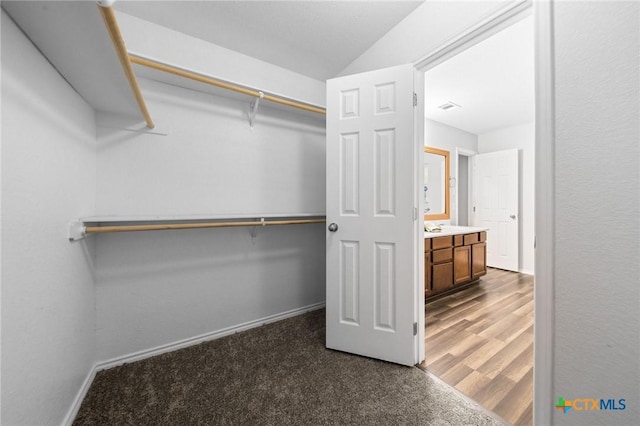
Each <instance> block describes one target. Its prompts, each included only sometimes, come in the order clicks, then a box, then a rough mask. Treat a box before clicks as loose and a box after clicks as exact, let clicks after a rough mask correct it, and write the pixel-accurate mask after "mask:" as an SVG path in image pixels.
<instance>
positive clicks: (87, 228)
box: [69, 213, 326, 241]
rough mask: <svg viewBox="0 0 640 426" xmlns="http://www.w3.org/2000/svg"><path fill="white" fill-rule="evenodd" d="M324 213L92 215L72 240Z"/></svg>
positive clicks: (288, 220) (72, 229)
mask: <svg viewBox="0 0 640 426" xmlns="http://www.w3.org/2000/svg"><path fill="white" fill-rule="evenodd" d="M325 222H326V217H325V214H324V213H296V214H286V213H281V214H278V213H271V214H260V215H257V214H236V215H180V216H92V217H84V218H80V219H78V220H77V221H75V222H71V223H70V224H69V241H77V240H81V239H83V238H85V237H86V236H88V235H91V234H100V233H107V232H134V231H163V230H176V229H205V228H228V227H239V226H249V227H253V228H254V229H253V231H252V233H251V235H252V237H255V235H256V228H257V227H262V226H273V225H305V224H314V223H325Z"/></svg>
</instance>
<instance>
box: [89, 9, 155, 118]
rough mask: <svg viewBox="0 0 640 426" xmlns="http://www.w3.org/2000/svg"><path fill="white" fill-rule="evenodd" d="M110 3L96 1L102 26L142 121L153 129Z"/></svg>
mask: <svg viewBox="0 0 640 426" xmlns="http://www.w3.org/2000/svg"><path fill="white" fill-rule="evenodd" d="M112 3H113V1H110V0H101V1H98V9H100V14H101V15H102V20H103V21H104V25H105V27H106V28H107V32H108V33H109V37H111V42H112V43H113V47H114V48H115V49H116V54H117V55H118V59H119V60H120V65H122V70H123V71H124V75H125V77H126V78H127V81H128V82H129V86H130V87H131V91H132V92H133V96H134V97H135V99H136V102H137V103H138V108H140V112H141V113H142V116H143V117H144V121H146V123H147V127H148V128H150V129H153V128H154V127H155V124H153V120H152V119H151V115H150V114H149V110H148V109H147V105H146V104H145V102H144V98H143V97H142V92H141V91H140V86H138V80H137V79H136V75H135V73H134V72H133V67H132V66H131V61H129V54H128V53H127V47H126V46H125V44H124V40H123V38H122V33H121V32H120V27H118V21H117V20H116V15H115V13H114V12H113V8H112V7H111V4H112Z"/></svg>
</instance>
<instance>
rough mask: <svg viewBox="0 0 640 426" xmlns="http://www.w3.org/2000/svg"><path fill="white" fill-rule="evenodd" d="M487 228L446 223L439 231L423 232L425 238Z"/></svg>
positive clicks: (466, 232) (467, 232)
mask: <svg viewBox="0 0 640 426" xmlns="http://www.w3.org/2000/svg"><path fill="white" fill-rule="evenodd" d="M487 230H489V228H477V227H475V226H451V225H446V226H443V227H442V231H440V232H425V233H424V237H425V238H434V237H445V236H447V235H459V234H470V233H472V232H482V231H487Z"/></svg>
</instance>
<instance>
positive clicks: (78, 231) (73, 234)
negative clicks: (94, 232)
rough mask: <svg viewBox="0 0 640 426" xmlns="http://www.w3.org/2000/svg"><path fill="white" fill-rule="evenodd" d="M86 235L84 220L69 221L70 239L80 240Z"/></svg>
mask: <svg viewBox="0 0 640 426" xmlns="http://www.w3.org/2000/svg"><path fill="white" fill-rule="evenodd" d="M86 236H87V233H86V232H85V226H84V222H82V221H81V220H77V221H75V222H71V223H69V241H80V240H82V239H83V238H85V237H86Z"/></svg>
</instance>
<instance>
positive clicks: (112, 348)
mask: <svg viewBox="0 0 640 426" xmlns="http://www.w3.org/2000/svg"><path fill="white" fill-rule="evenodd" d="M141 85H142V90H143V93H144V96H145V99H146V101H147V104H148V106H149V110H150V111H152V114H153V117H154V120H155V121H156V123H157V124H158V127H159V128H162V127H165V128H168V129H169V134H168V135H167V136H157V135H151V134H137V133H132V132H125V131H118V130H114V129H113V128H106V127H99V130H98V167H97V168H98V182H97V188H98V190H97V194H98V199H97V212H98V213H99V214H103V215H113V214H117V215H128V214H129V215H194V214H200V215H204V214H213V215H234V214H256V215H260V214H267V213H287V214H298V213H305V212H308V213H319V214H324V211H325V208H324V206H325V123H324V116H319V115H317V114H313V113H298V112H295V110H291V109H289V110H280V109H274V108H269V107H267V106H266V105H264V106H262V105H261V107H260V109H259V110H258V115H257V119H256V122H255V126H254V130H253V131H252V130H251V129H250V127H249V123H248V120H247V118H246V112H247V110H248V102H246V101H238V100H234V99H228V98H223V97H219V96H213V95H209V94H204V93H198V92H195V91H191V90H186V89H182V88H178V87H175V86H169V85H165V84H163V83H158V82H154V81H150V80H141ZM109 120H111V117H107V116H103V115H100V116H99V119H98V121H99V126H101V124H102V123H105V122H108V121H109ZM110 124H111V123H110ZM324 237H325V232H324V226H322V225H299V226H285V227H268V228H261V229H258V233H257V236H256V238H255V240H252V238H251V228H234V229H210V230H192V231H164V232H152V233H144V232H139V233H131V234H113V235H101V236H98V237H97V264H96V270H97V339H98V358H99V359H101V360H107V359H111V358H115V357H120V356H124V355H127V354H131V353H133V352H136V351H140V350H145V349H150V348H154V347H158V346H161V345H165V344H170V343H172V342H177V341H179V340H183V339H188V338H192V337H194V336H198V335H200V334H204V333H209V332H214V331H218V330H222V329H224V328H227V327H231V326H235V325H239V324H243V323H245V322H249V321H253V320H256V319H259V318H264V317H266V316H269V315H274V314H278V313H282V312H286V311H288V310H292V309H298V308H301V307H304V306H308V305H312V304H316V303H322V302H324V299H325V270H324V268H325V263H324V260H325V244H324Z"/></svg>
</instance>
